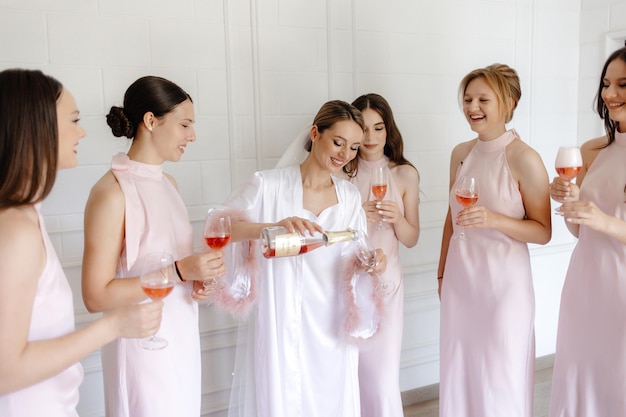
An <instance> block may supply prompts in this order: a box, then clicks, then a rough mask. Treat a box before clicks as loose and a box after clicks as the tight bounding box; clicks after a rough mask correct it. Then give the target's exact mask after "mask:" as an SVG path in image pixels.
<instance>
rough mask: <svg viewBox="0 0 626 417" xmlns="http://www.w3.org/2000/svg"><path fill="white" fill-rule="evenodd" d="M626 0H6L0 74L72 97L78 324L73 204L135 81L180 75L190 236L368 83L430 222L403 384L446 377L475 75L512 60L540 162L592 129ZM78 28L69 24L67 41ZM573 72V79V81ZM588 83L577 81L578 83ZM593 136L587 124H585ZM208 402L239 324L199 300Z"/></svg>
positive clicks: (66, 251) (524, 129)
mask: <svg viewBox="0 0 626 417" xmlns="http://www.w3.org/2000/svg"><path fill="white" fill-rule="evenodd" d="M625 13H626V1H615V0H612V1H609V0H593V1H592V0H583V1H582V2H581V1H574V0H549V1H548V0H500V1H493V0H439V1H434V0H432V1H431V0H391V1H386V2H381V1H379V0H359V1H355V0H338V1H335V0H326V1H324V0H313V1H311V0H309V1H306V0H297V1H294V0H263V1H259V0H182V1H180V2H171V1H167V0H157V1H148V0H138V1H134V2H128V1H121V0H112V1H96V0H90V1H75V0H45V1H44V0H23V1H21V2H19V3H18V2H14V1H6V0H5V1H3V0H0V48H1V49H2V51H3V54H2V56H1V57H0V68H8V67H13V66H24V67H34V66H36V67H38V68H41V69H43V70H44V71H46V72H48V73H50V74H52V75H55V76H57V77H58V78H59V79H61V81H64V82H65V83H66V85H67V86H68V88H70V89H71V90H72V92H73V93H74V95H75V97H76V98H77V101H78V104H79V106H80V107H81V111H82V117H83V125H84V127H85V128H86V130H87V133H88V137H87V138H86V139H84V140H83V141H82V142H81V144H80V146H79V147H78V152H79V153H78V158H79V162H80V166H79V167H78V168H76V169H73V170H69V171H63V172H61V173H60V174H59V177H58V182H57V185H56V187H55V189H54V190H53V192H52V194H51V196H50V197H49V199H48V201H46V202H45V204H44V209H43V211H44V214H45V216H46V221H47V225H48V228H49V230H50V231H51V237H52V240H53V242H54V244H55V247H56V249H57V251H58V252H59V256H60V258H61V260H62V262H63V265H64V267H65V269H66V272H67V275H68V279H69V280H70V283H71V285H72V287H73V290H74V299H75V308H76V317H77V324H78V325H79V326H80V325H83V324H85V323H86V322H89V321H90V320H92V319H93V316H92V315H90V314H88V313H86V312H85V308H84V305H83V303H82V300H81V295H80V262H81V253H82V213H83V208H84V203H85V201H86V198H87V195H88V192H89V189H90V187H91V185H92V184H93V183H95V181H96V180H97V179H98V178H99V177H100V176H101V175H102V174H103V173H104V172H105V171H106V170H107V169H108V167H109V164H110V157H111V156H112V155H113V154H114V153H116V152H120V151H125V150H126V148H127V147H128V142H127V141H126V140H125V139H116V138H113V137H112V135H111V133H110V130H109V129H108V127H107V126H106V123H105V121H104V115H105V114H106V112H108V109H109V108H110V106H112V105H120V104H121V100H122V96H123V93H124V91H125V89H126V87H128V85H129V84H130V83H131V82H132V81H134V80H135V79H136V78H138V77H140V76H142V75H146V74H155V75H161V76H165V77H167V78H170V79H172V80H173V81H175V82H177V83H179V84H180V85H181V86H183V87H184V88H185V89H187V90H188V91H189V92H190V93H191V94H192V96H193V98H194V102H195V104H196V106H195V110H196V119H197V122H196V131H197V136H198V139H197V141H196V142H195V143H191V144H189V145H188V147H187V150H186V153H185V155H184V156H183V158H182V160H181V162H179V163H177V164H167V166H166V170H167V171H168V172H170V173H172V174H173V175H174V176H175V177H176V179H177V182H178V184H179V188H180V190H181V194H182V195H183V199H184V201H185V203H186V204H187V206H188V208H189V212H190V217H191V219H192V222H193V226H194V231H195V232H196V239H195V242H196V246H197V247H199V244H200V240H201V237H200V230H201V227H202V221H203V216H204V212H205V209H206V207H207V206H208V205H210V204H216V203H220V202H221V201H223V200H224V198H226V196H227V195H228V194H229V193H230V191H231V189H232V188H233V187H235V186H236V185H237V184H239V183H241V181H243V180H244V179H245V178H246V177H247V176H249V175H250V174H251V173H252V172H254V171H255V170H256V169H261V168H268V167H271V166H273V164H274V162H275V161H276V159H277V158H278V157H279V156H280V154H281V153H282V151H283V149H284V148H285V147H286V146H287V145H288V144H289V143H290V141H291V140H292V139H293V138H294V137H295V136H296V135H297V134H298V132H299V131H300V129H301V128H302V127H303V126H304V125H305V124H307V123H309V122H310V121H311V120H312V118H313V115H314V114H315V112H316V111H317V110H318V108H319V107H320V105H321V104H322V103H323V102H324V101H326V100H328V99H333V98H341V99H344V100H347V101H351V100H352V99H353V98H355V97H356V96H358V95H360V94H363V93H368V92H378V93H381V94H383V95H384V96H385V97H386V98H387V99H388V100H389V102H390V103H391V105H392V107H393V109H394V112H395V113H396V118H397V121H398V124H399V126H400V129H401V130H402V132H403V135H404V139H405V151H406V156H407V157H408V158H409V159H410V160H411V161H412V162H413V163H414V164H415V165H416V167H417V168H418V170H419V171H420V174H421V178H422V183H421V188H422V191H423V195H422V204H421V207H420V211H421V220H422V233H421V237H420V241H419V243H418V245H417V246H416V247H414V248H412V249H406V248H403V249H402V250H401V259H402V262H403V266H404V270H405V285H406V287H405V290H406V297H405V318H404V320H405V338H404V345H403V352H402V361H401V376H400V378H401V387H402V389H403V390H406V391H410V390H414V389H415V388H419V387H425V386H429V385H431V384H434V383H436V382H437V381H438V378H439V373H438V367H439V361H438V335H439V301H438V297H437V292H436V284H437V283H436V277H435V276H436V268H437V262H438V258H439V245H440V240H441V229H442V225H443V221H444V218H445V214H446V210H447V198H448V190H447V187H448V171H449V156H450V151H451V150H452V148H453V147H454V146H455V145H456V144H458V143H459V142H461V141H465V140H468V139H470V138H472V137H473V133H472V132H471V131H470V130H469V128H468V127H467V124H466V122H465V120H464V117H463V115H462V113H461V111H460V110H459V105H458V100H457V88H458V83H459V81H460V80H461V78H462V77H463V75H465V74H466V73H467V72H468V71H470V70H472V69H474V68H477V67H481V66H485V65H489V64H491V63H494V62H503V63H507V64H509V65H512V66H514V67H515V68H517V69H518V71H519V74H520V77H521V79H522V88H523V98H522V101H521V102H520V105H519V108H518V111H517V113H516V117H515V119H514V122H513V123H512V124H511V126H515V127H516V128H517V129H518V130H519V131H520V134H521V135H522V138H523V139H524V140H526V141H527V142H528V143H530V144H531V145H532V146H534V147H535V148H536V149H537V150H538V151H539V152H540V154H541V155H542V157H543V158H544V163H545V164H546V167H547V168H548V170H549V171H550V175H551V176H552V175H553V173H552V172H551V170H552V168H551V167H552V164H553V162H552V161H553V158H554V155H555V152H556V148H557V147H558V146H560V145H564V144H573V143H577V142H581V141H583V140H585V139H587V138H589V137H590V134H591V133H592V132H595V133H594V135H598V134H601V133H602V126H601V125H599V124H598V123H597V120H596V119H597V115H594V114H593V112H591V111H590V110H589V107H588V103H590V102H591V100H592V97H590V96H589V95H593V94H595V91H594V89H595V87H593V85H594V84H595V83H596V82H597V81H596V78H597V76H598V74H597V71H598V67H599V66H601V64H602V61H603V59H604V56H605V52H604V45H605V42H604V37H605V33H606V32H607V31H620V30H626V27H624V23H623V19H622V18H621V16H624V15H625ZM77 34H79V36H77ZM579 71H580V75H579ZM579 78H580V83H579V82H578V80H579ZM592 136H593V135H592ZM553 222H554V225H555V227H554V233H553V235H554V237H553V241H552V242H551V243H550V244H549V245H546V246H533V247H532V252H531V253H532V262H533V271H534V273H535V281H534V284H535V292H536V300H537V318H538V324H537V353H538V355H545V354H550V353H551V352H553V351H554V337H555V332H556V327H555V326H556V319H557V315H558V302H559V300H558V299H559V296H560V287H561V285H562V280H563V277H564V274H565V268H566V267H567V262H568V259H569V253H570V251H571V249H572V247H573V244H574V242H575V241H574V239H573V238H572V237H571V236H570V235H569V233H568V232H567V230H566V229H565V227H564V226H563V224H562V219H561V218H560V217H558V216H554V218H553ZM200 332H201V339H202V361H203V363H202V369H203V387H202V395H203V402H202V411H203V412H202V414H203V415H204V416H211V417H222V416H225V415H226V411H225V410H226V408H227V404H228V393H229V387H230V381H231V378H232V362H233V359H234V349H235V345H236V323H235V322H234V321H233V320H231V319H229V318H228V317H226V316H224V315H222V314H220V313H218V312H215V311H214V310H213V309H212V308H211V307H210V306H202V307H201V321H200ZM83 364H84V366H85V369H86V370H87V373H86V377H85V381H84V383H83V385H82V387H81V403H80V409H79V412H80V414H81V416H94V417H96V416H98V417H99V416H103V415H104V408H103V402H102V379H101V369H100V360H99V353H98V352H96V353H94V354H93V355H91V356H89V357H88V358H86V359H85V360H84V361H83Z"/></svg>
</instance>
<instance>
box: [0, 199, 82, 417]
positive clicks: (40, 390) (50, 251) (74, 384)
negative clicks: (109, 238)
mask: <svg viewBox="0 0 626 417" xmlns="http://www.w3.org/2000/svg"><path fill="white" fill-rule="evenodd" d="M39 209H40V204H36V205H35V210H37V215H38V216H39V228H40V230H41V236H42V239H43V242H44V245H45V249H46V265H45V267H44V269H43V272H42V273H41V276H40V277H39V281H38V284H37V293H36V294H35V300H34V303H33V312H32V317H31V320H30V329H29V332H28V341H36V340H44V339H53V338H57V337H61V336H63V335H66V334H68V333H71V332H73V331H74V300H73V298H72V290H71V288H70V285H69V283H68V282H67V278H66V277H65V273H64V272H63V268H62V267H61V264H60V263H59V258H58V257H57V254H56V252H55V251H54V247H53V246H52V243H51V242H50V238H49V237H48V232H47V231H46V226H45V225H44V222H43V218H42V217H41V213H40V212H39ZM0 360H4V359H0ZM82 380H83V367H82V366H81V364H80V363H76V364H74V365H72V366H70V367H69V368H67V369H65V370H64V371H62V372H60V373H58V374H57V375H55V376H53V377H51V378H48V379H46V380H44V381H41V382H39V383H37V384H34V385H31V386H30V387H28V388H24V389H22V390H19V391H16V392H13V393H11V394H7V395H0V416H2V417H34V416H46V417H78V413H76V405H77V404H78V386H79V385H80V383H81V381H82Z"/></svg>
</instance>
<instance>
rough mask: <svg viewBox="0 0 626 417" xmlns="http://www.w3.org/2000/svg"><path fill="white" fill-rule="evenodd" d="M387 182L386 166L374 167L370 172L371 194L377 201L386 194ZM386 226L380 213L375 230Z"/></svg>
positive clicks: (387, 172)
mask: <svg viewBox="0 0 626 417" xmlns="http://www.w3.org/2000/svg"><path fill="white" fill-rule="evenodd" d="M388 182H389V169H388V168H387V167H378V168H376V169H374V172H373V173H372V194H373V195H374V200H376V202H377V203H380V202H381V201H383V198H385V194H387V184H388ZM386 228H387V226H386V225H385V223H383V218H382V215H381V217H380V220H379V221H378V227H377V230H381V229H386Z"/></svg>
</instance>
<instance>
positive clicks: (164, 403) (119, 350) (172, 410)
mask: <svg viewBox="0 0 626 417" xmlns="http://www.w3.org/2000/svg"><path fill="white" fill-rule="evenodd" d="M112 172H113V174H114V175H115V178H116V179H117V181H118V182H119V184H120V187H121V189H122V192H123V193H124V198H125V200H126V212H125V242H124V250H123V252H122V256H121V258H120V265H119V268H118V271H117V274H118V276H119V277H132V276H138V275H140V274H141V268H142V260H143V258H144V256H145V255H146V254H148V253H150V252H161V251H166V252H169V253H171V254H173V255H174V258H175V259H181V258H184V257H186V256H188V255H191V254H192V252H193V231H192V228H191V224H190V222H189V216H188V214H187V209H186V207H185V204H184V203H183V201H182V199H181V197H180V194H178V191H177V190H176V188H175V187H174V186H173V185H172V183H171V182H170V180H169V179H168V178H167V177H166V176H165V175H164V174H163V171H162V166H161V165H148V164H144V163H140V162H137V161H131V160H130V159H129V158H128V156H127V155H125V154H123V153H119V154H117V155H115V156H114V157H113V163H112ZM191 291H192V289H191V283H190V282H188V283H187V284H182V283H179V284H177V285H176V286H175V287H174V290H173V291H172V292H171V293H170V295H168V296H167V297H166V298H165V299H164V302H165V307H164V308H163V319H162V321H161V328H160V329H159V331H158V333H157V335H158V336H161V337H164V338H165V339H167V341H168V342H169V345H168V346H167V347H166V348H165V349H161V350H156V351H151V350H146V349H143V348H142V347H141V346H140V345H139V340H138V339H118V340H115V341H113V342H111V343H109V344H108V345H106V346H104V347H103V348H102V368H103V372H104V390H105V404H106V412H107V417H161V416H162V417H172V416H176V417H198V416H199V415H200V399H201V397H200V395H201V394H200V384H201V382H200V373H201V364H200V338H199V332H198V305H197V303H196V302H195V301H193V300H192V298H191Z"/></svg>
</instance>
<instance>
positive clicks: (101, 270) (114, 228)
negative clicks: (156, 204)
mask: <svg viewBox="0 0 626 417" xmlns="http://www.w3.org/2000/svg"><path fill="white" fill-rule="evenodd" d="M124 213H125V201H124V194H123V193H122V190H121V188H120V186H119V184H118V183H117V181H116V180H115V177H114V176H113V173H111V172H110V171H109V172H107V174H105V176H104V177H102V179H100V181H98V182H97V183H96V185H94V187H93V188H92V190H91V193H90V195H89V199H88V200H87V205H86V207H85V232H84V233H85V249H84V253H83V269H82V292H83V300H84V302H85V306H86V307H87V310H89V311H90V312H99V311H107V310H111V309H113V308H116V307H120V306H125V305H131V304H137V303H139V302H141V301H142V300H145V299H146V295H145V293H144V292H143V290H142V289H141V286H140V285H139V277H129V278H124V279H116V278H115V271H116V268H117V265H118V262H119V259H120V255H121V253H122V249H123V247H122V245H123V242H124Z"/></svg>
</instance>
